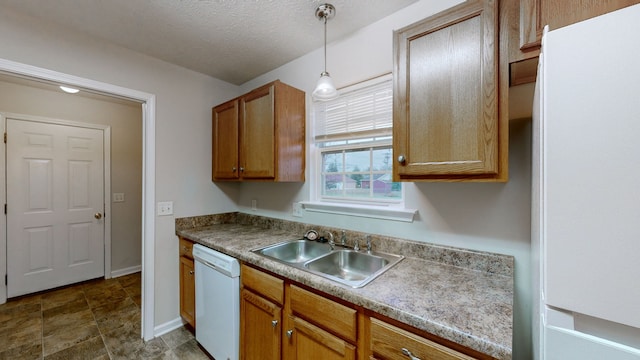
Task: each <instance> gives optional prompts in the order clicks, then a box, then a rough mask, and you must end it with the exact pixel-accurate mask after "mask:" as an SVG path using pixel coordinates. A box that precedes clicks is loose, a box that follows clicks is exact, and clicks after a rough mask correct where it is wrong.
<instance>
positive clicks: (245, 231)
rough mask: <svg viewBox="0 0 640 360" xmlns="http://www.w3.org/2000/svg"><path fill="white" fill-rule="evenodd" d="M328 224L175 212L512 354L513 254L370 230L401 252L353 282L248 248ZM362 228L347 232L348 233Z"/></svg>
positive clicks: (374, 303)
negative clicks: (367, 278) (366, 278)
mask: <svg viewBox="0 0 640 360" xmlns="http://www.w3.org/2000/svg"><path fill="white" fill-rule="evenodd" d="M311 228H314V229H316V230H318V231H319V232H324V231H327V230H333V231H334V233H339V232H338V230H339V229H329V228H324V227H321V226H314V225H308V224H302V223H296V222H289V221H285V220H278V219H271V218H264V217H257V216H253V215H248V214H242V213H228V214H221V215H209V216H200V217H191V218H181V219H176V234H177V235H179V236H182V237H184V238H187V239H190V240H193V241H195V242H196V243H200V244H203V245H205V246H208V247H210V248H212V249H214V250H217V251H220V252H223V253H225V254H228V255H230V256H233V257H235V258H237V259H239V260H241V261H243V262H246V263H249V264H253V265H255V266H258V267H260V268H263V269H266V270H269V271H271V272H273V273H275V274H278V275H281V276H283V277H285V278H288V279H291V280H294V281H297V282H299V283H302V284H305V285H307V286H310V287H312V288H315V289H317V290H320V291H323V292H325V293H327V294H330V295H333V296H336V297H338V298H341V299H343V300H346V301H348V302H351V303H353V304H356V305H360V306H362V307H365V308H367V309H370V310H372V311H374V312H377V313H379V314H382V315H385V316H388V317H390V318H392V319H395V320H398V321H401V322H403V323H406V324H408V325H411V326H413V327H415V328H418V329H421V330H424V331H427V332H430V333H432V334H435V335H437V336H440V337H442V338H444V339H447V340H450V341H453V342H455V343H458V344H460V345H463V346H466V347H468V348H471V349H474V350H477V351H479V352H482V353H484V354H487V355H490V356H493V357H495V358H497V359H511V354H512V345H511V344H512V337H513V257H511V256H506V255H499V254H492V253H484V252H477V251H469V250H464V249H457V248H450V247H443V246H437V245H431V244H426V243H421V242H415V241H408V240H401V239H395V238H389V237H377V236H376V235H373V244H374V247H373V249H374V250H377V251H383V252H389V253H395V254H401V255H404V256H406V258H405V259H404V260H402V261H401V262H400V263H399V264H397V265H396V266H394V267H393V268H391V269H390V270H388V271H387V272H385V273H384V274H382V275H381V276H380V277H378V278H376V279H375V280H374V281H372V282H371V283H369V284H368V285H366V286H364V287H363V288H359V289H353V288H350V287H348V286H345V285H342V284H339V283H337V282H334V281H331V280H327V279H325V278H322V277H320V276H317V275H314V274H311V273H309V272H306V271H303V270H299V269H296V268H294V267H291V266H288V265H285V264H282V263H279V262H277V261H273V260H270V259H268V258H265V257H263V256H260V255H257V254H254V253H253V252H251V250H253V249H256V248H260V247H263V246H267V245H270V244H275V243H278V242H282V241H286V240H294V239H299V238H301V236H302V234H304V232H305V230H307V229H311ZM363 237H364V234H362V233H357V232H348V233H347V238H349V239H352V238H360V239H362V238H363Z"/></svg>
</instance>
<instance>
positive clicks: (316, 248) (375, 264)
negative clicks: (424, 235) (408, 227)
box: [252, 239, 404, 288]
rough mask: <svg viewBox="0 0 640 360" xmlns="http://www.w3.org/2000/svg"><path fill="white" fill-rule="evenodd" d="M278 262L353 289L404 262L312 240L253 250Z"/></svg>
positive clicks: (397, 257) (381, 253) (398, 256)
mask: <svg viewBox="0 0 640 360" xmlns="http://www.w3.org/2000/svg"><path fill="white" fill-rule="evenodd" d="M252 251H253V252H254V253H256V254H259V255H262V256H265V257H268V258H270V259H273V260H276V261H278V262H281V263H284V264H287V265H290V266H293V267H295V268H298V269H302V270H306V271H309V272H311V273H314V274H316V275H319V276H322V277H324V278H327V279H330V280H333V281H337V282H339V283H342V284H345V285H348V286H351V287H353V288H359V287H363V286H365V285H366V284H368V283H369V282H371V281H372V280H374V279H375V278H376V277H378V276H380V275H381V274H382V273H384V272H385V271H387V270H389V269H390V268H391V267H392V266H394V265H395V264H397V263H398V262H400V261H401V260H402V259H404V256H400V255H394V254H387V253H383V252H377V251H367V250H362V251H356V250H353V249H350V248H346V247H341V246H340V245H336V246H335V248H334V249H333V250H332V249H331V246H329V244H328V243H320V242H316V241H311V240H305V239H302V240H293V241H286V242H281V243H278V244H274V245H269V246H266V247H263V248H260V249H255V250H252Z"/></svg>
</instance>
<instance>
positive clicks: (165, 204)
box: [158, 201, 173, 216]
mask: <svg viewBox="0 0 640 360" xmlns="http://www.w3.org/2000/svg"><path fill="white" fill-rule="evenodd" d="M167 215H173V201H162V202H158V216H167Z"/></svg>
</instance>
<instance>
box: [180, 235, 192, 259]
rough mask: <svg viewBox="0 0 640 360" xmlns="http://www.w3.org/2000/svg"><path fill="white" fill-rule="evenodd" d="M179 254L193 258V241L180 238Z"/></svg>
mask: <svg viewBox="0 0 640 360" xmlns="http://www.w3.org/2000/svg"><path fill="white" fill-rule="evenodd" d="M180 256H184V257H186V258H189V259H192V260H193V241H191V240H187V239H183V238H180Z"/></svg>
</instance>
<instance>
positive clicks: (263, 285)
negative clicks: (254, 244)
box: [240, 264, 284, 305]
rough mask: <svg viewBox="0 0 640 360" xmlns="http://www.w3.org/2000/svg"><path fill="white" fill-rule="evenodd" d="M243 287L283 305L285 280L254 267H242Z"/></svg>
mask: <svg viewBox="0 0 640 360" xmlns="http://www.w3.org/2000/svg"><path fill="white" fill-rule="evenodd" d="M240 280H241V281H242V286H243V287H246V288H249V289H252V290H253V291H255V292H257V293H258V294H260V295H262V296H264V297H265V298H267V299H269V300H271V301H273V302H275V303H277V304H280V305H282V303H283V298H284V280H282V279H279V278H277V277H275V276H272V275H269V274H267V273H265V272H262V271H260V270H257V269H254V268H252V267H249V266H246V265H244V264H243V265H242V266H241V267H240Z"/></svg>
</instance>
